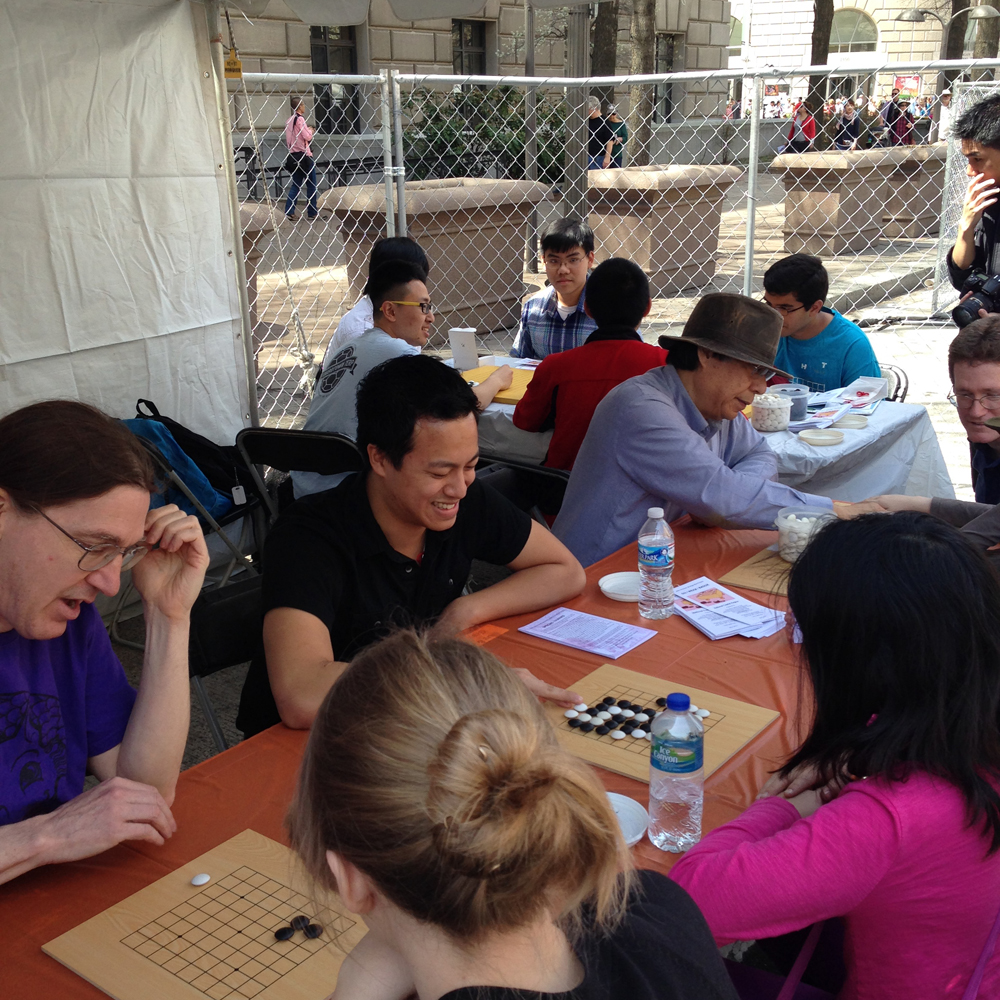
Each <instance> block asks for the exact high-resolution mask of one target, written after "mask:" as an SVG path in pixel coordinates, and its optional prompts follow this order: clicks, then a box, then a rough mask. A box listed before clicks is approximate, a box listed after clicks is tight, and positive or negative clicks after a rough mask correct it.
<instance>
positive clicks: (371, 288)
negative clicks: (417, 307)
mask: <svg viewBox="0 0 1000 1000" xmlns="http://www.w3.org/2000/svg"><path fill="white" fill-rule="evenodd" d="M411 281H427V272H426V271H425V270H424V269H423V268H422V267H421V266H420V265H419V264H414V263H412V262H410V261H408V260H388V261H386V262H385V263H384V264H380V265H379V266H378V267H376V268H375V270H374V271H372V272H371V273H370V274H369V275H368V284H367V285H366V286H365V287H366V288H367V289H368V297H369V298H370V299H371V300H372V312H373V313H374V314H375V315H376V316H378V314H379V311H380V310H381V308H382V303H383V302H387V301H388V300H389V299H391V298H393V297H394V296H397V297H398V296H399V295H402V294H403V292H402V289H403V288H404V287H405V286H406V285H408V284H409V283H410V282H411Z"/></svg>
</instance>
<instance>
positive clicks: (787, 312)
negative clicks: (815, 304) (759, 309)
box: [760, 298, 808, 316]
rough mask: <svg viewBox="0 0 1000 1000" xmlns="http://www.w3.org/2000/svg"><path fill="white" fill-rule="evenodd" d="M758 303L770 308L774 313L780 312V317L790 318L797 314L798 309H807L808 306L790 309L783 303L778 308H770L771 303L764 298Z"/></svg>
mask: <svg viewBox="0 0 1000 1000" xmlns="http://www.w3.org/2000/svg"><path fill="white" fill-rule="evenodd" d="M760 301H761V302H763V303H764V305H766V306H770V308H772V309H773V310H774V311H775V312H780V313H781V315H782V316H791V315H792V313H797V312H798V311H799V310H800V309H806V308H808V306H793V307H791V308H786V306H787V303H783V304H782V305H780V306H772V305H771V303H770V302H768V301H767V299H764V298H762V299H761V300H760Z"/></svg>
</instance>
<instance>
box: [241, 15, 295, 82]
mask: <svg viewBox="0 0 1000 1000" xmlns="http://www.w3.org/2000/svg"><path fill="white" fill-rule="evenodd" d="M306 30H307V31H308V30H309V29H308V28H307V29H306ZM225 37H226V47H227V48H228V41H229V36H228V35H226V36H225ZM233 38H235V39H236V47H237V48H238V49H239V50H240V58H242V57H243V55H244V53H245V54H247V55H263V56H286V55H288V52H287V40H286V38H285V25H284V23H283V22H281V21H254V23H253V24H247V22H246V21H244V20H243V18H242V17H240V18H233ZM311 69H312V66H311V64H310V69H309V70H307V71H306V72H310V71H311Z"/></svg>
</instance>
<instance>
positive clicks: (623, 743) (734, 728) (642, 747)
mask: <svg viewBox="0 0 1000 1000" xmlns="http://www.w3.org/2000/svg"><path fill="white" fill-rule="evenodd" d="M572 689H573V690H574V691H576V692H577V693H578V694H579V695H580V697H581V698H582V699H583V700H584V701H586V703H587V704H588V705H595V704H596V703H597V702H599V701H602V700H603V699H604V698H607V697H611V698H614V699H615V701H619V700H627V701H630V702H633V703H639V704H642V705H645V706H654V705H655V704H656V699H657V698H664V697H666V696H667V695H668V694H670V693H671V692H672V691H683V692H684V693H685V694H687V695H689V696H690V698H691V701H692V703H693V704H695V705H697V706H698V707H699V708H704V709H707V710H708V711H709V713H710V714H709V716H708V718H705V719H702V720H701V721H702V724H703V725H704V727H705V777H708V775H710V774H711V773H712V772H713V771H715V770H717V769H718V768H720V767H721V766H722V765H723V764H724V763H725V762H726V761H727V760H729V758H730V757H732V756H733V754H735V753H737V752H738V751H739V750H740V749H741V748H742V747H744V746H746V744H747V743H749V742H750V741H751V740H752V739H753V738H754V737H755V736H757V734H758V733H760V732H762V731H763V730H764V729H766V728H767V727H768V726H769V725H770V724H771V723H772V722H774V720H775V719H777V718H778V713H777V712H775V711H772V710H771V709H769V708H759V707H758V706H756V705H748V704H747V703H746V702H743V701H736V700H735V699H733V698H725V697H723V696H722V695H718V694H710V693H709V692H708V691H699V690H698V689H697V688H692V687H688V686H687V685H683V684H681V685H679V684H676V683H674V682H673V681H665V680H660V678H658V677H650V676H648V675H647V674H639V673H636V672H635V671H634V670H626V669H625V668H624V667H617V666H614V665H612V664H610V663H605V664H604V665H603V666H601V667H598V668H597V669H596V670H595V671H594V672H593V673H591V674H587V676H586V677H584V678H583V679H582V680H580V681H577V682H576V683H575V684H573V685H572ZM546 712H547V714H548V716H549V718H550V719H551V720H552V724H553V725H554V726H555V728H556V736H557V737H558V739H559V742H560V743H561V744H562V745H563V746H564V747H565V748H566V749H567V750H569V751H571V752H572V753H574V754H576V756H577V757H581V758H583V760H585V761H587V762H588V763H589V764H595V765H596V766H597V767H603V768H605V769H606V770H608V771H614V772H615V773H617V774H624V775H625V776H626V777H628V778H635V779H637V780H638V781H645V782H646V783H647V784H648V783H649V746H650V745H649V742H648V741H647V740H645V739H634V738H633V737H631V736H627V737H626V738H625V739H623V740H615V739H612V737H611V735H610V733H609V734H606V735H604V736H600V735H598V734H597V733H596V732H593V731H591V732H589V733H581V732H580V730H579V729H573V728H571V727H570V725H569V719H567V718H566V717H565V716H564V715H563V709H561V708H559V707H558V706H557V705H547V706H546Z"/></svg>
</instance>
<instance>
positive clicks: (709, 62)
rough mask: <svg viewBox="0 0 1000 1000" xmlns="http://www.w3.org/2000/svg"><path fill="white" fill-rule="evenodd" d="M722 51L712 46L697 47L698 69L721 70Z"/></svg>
mask: <svg viewBox="0 0 1000 1000" xmlns="http://www.w3.org/2000/svg"><path fill="white" fill-rule="evenodd" d="M721 68H722V49H718V48H716V47H715V46H713V45H703V46H699V47H698V69H721Z"/></svg>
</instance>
